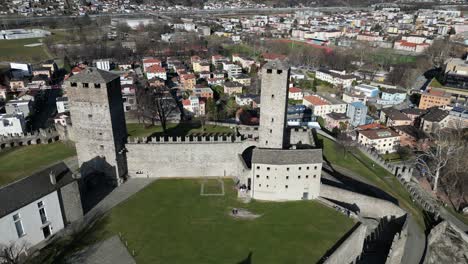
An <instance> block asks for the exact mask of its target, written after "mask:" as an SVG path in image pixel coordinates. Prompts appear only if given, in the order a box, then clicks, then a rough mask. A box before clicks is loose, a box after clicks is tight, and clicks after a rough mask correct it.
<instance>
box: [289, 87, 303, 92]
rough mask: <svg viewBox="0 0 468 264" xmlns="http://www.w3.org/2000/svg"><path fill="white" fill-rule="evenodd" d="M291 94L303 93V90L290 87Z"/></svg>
mask: <svg viewBox="0 0 468 264" xmlns="http://www.w3.org/2000/svg"><path fill="white" fill-rule="evenodd" d="M289 92H290V93H301V92H302V90H301V89H300V88H297V87H290V88H289Z"/></svg>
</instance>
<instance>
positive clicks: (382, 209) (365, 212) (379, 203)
mask: <svg viewBox="0 0 468 264" xmlns="http://www.w3.org/2000/svg"><path fill="white" fill-rule="evenodd" d="M320 197H322V198H326V199H331V200H335V201H338V202H343V203H347V204H351V205H353V204H354V205H356V206H357V208H358V210H359V214H360V215H361V216H363V217H373V218H382V217H384V216H392V215H393V216H396V217H400V216H403V215H404V214H406V212H405V211H404V210H403V209H401V208H400V207H398V206H397V205H395V204H393V203H391V202H389V201H385V200H381V199H378V198H374V197H370V196H367V195H363V194H359V193H355V192H351V191H347V190H344V189H340V188H336V187H332V186H330V185H326V184H322V185H321V186H320Z"/></svg>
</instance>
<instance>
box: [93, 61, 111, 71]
mask: <svg viewBox="0 0 468 264" xmlns="http://www.w3.org/2000/svg"><path fill="white" fill-rule="evenodd" d="M94 64H95V65H96V68H98V69H100V70H104V71H110V68H111V66H110V64H111V63H110V60H109V59H101V60H95V61H94Z"/></svg>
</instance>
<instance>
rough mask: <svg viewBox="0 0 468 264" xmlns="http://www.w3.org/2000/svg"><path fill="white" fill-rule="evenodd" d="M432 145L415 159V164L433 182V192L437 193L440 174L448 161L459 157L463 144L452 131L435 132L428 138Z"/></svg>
mask: <svg viewBox="0 0 468 264" xmlns="http://www.w3.org/2000/svg"><path fill="white" fill-rule="evenodd" d="M430 138H431V142H432V145H431V146H430V147H429V148H427V150H425V151H423V152H422V153H421V154H419V155H417V157H416V164H417V165H419V166H420V168H421V171H422V172H423V174H424V175H426V176H428V177H429V178H430V179H432V180H433V188H432V190H433V191H434V192H437V189H438V187H439V180H440V177H441V175H442V174H441V172H442V170H443V169H444V168H446V166H447V164H448V163H449V160H450V159H452V158H453V157H455V156H456V155H459V154H460V152H461V151H462V149H463V145H464V143H463V142H462V141H461V140H460V137H458V134H457V133H453V130H451V129H446V130H441V129H440V130H437V131H435V132H434V133H433V134H431V136H430Z"/></svg>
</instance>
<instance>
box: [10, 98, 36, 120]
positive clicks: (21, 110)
mask: <svg viewBox="0 0 468 264" xmlns="http://www.w3.org/2000/svg"><path fill="white" fill-rule="evenodd" d="M32 109H33V102H32V101H31V100H10V101H8V102H7V103H6V104H5V111H6V113H7V114H22V115H23V116H24V117H27V116H28V115H29V113H31V111H32Z"/></svg>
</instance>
